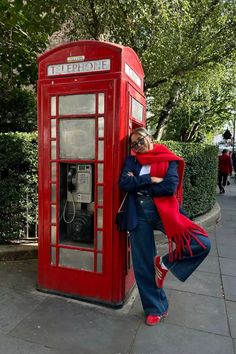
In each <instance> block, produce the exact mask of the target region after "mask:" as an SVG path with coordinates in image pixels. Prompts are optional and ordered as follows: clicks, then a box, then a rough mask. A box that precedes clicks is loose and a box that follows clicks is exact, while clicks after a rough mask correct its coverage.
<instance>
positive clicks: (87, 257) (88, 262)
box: [59, 248, 94, 271]
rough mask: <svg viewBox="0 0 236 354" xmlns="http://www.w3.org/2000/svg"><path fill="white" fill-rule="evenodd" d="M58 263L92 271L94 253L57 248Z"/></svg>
mask: <svg viewBox="0 0 236 354" xmlns="http://www.w3.org/2000/svg"><path fill="white" fill-rule="evenodd" d="M59 265H60V266H65V267H70V268H77V269H84V270H90V271H94V253H93V252H86V251H79V250H73V249H66V248H60V249H59Z"/></svg>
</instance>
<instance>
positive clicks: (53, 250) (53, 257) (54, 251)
mask: <svg viewBox="0 0 236 354" xmlns="http://www.w3.org/2000/svg"><path fill="white" fill-rule="evenodd" d="M51 264H53V265H56V248H55V247H51Z"/></svg>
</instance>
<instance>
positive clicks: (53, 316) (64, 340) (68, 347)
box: [9, 298, 143, 354]
mask: <svg viewBox="0 0 236 354" xmlns="http://www.w3.org/2000/svg"><path fill="white" fill-rule="evenodd" d="M140 321H143V318H142V319H139V318H137V316H132V315H123V316H121V315H119V316H115V317H114V316H113V315H109V314H107V313H102V312H97V311H96V309H94V308H93V309H89V308H88V307H87V308H86V307H84V306H82V305H80V303H79V302H77V303H76V302H71V301H69V300H68V301H67V300H66V299H58V298H50V299H49V298H48V299H45V301H44V302H43V303H41V304H40V305H39V306H38V307H37V309H35V311H34V312H33V313H31V314H30V315H29V316H27V317H26V318H25V319H24V320H22V321H21V322H20V323H19V324H18V325H17V326H16V327H15V328H14V330H12V331H11V332H9V334H10V335H11V336H12V337H15V338H21V339H24V340H27V341H30V342H34V343H37V344H40V345H46V346H48V347H51V348H53V349H58V350H62V351H63V350H64V351H65V353H81V354H87V353H88V354H89V353H93V354H95V353H96V354H113V353H114V354H115V353H116V354H117V353H128V352H129V347H130V342H131V341H132V339H134V338H135V334H136V332H137V328H138V326H139V324H140ZM78 348H79V349H78Z"/></svg>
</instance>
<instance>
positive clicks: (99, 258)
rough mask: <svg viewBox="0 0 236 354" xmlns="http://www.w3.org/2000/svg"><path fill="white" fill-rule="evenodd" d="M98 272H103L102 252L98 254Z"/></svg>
mask: <svg viewBox="0 0 236 354" xmlns="http://www.w3.org/2000/svg"><path fill="white" fill-rule="evenodd" d="M97 272H98V273H102V254H100V253H98V254H97Z"/></svg>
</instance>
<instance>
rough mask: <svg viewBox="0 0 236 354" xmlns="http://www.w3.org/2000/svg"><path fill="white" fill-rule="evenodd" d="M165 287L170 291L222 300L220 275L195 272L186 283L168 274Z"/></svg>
mask: <svg viewBox="0 0 236 354" xmlns="http://www.w3.org/2000/svg"><path fill="white" fill-rule="evenodd" d="M167 276H168V278H167V280H166V282H165V286H166V287H167V288H169V289H174V290H180V291H185V292H189V293H195V294H202V295H209V296H216V297H220V298H222V284H221V276H220V274H214V273H207V272H200V271H195V272H194V273H193V274H192V275H191V277H190V278H189V279H187V280H186V281H185V282H184V283H182V282H180V281H179V280H177V279H176V278H175V277H174V276H173V275H172V274H171V273H168V275H167Z"/></svg>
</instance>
